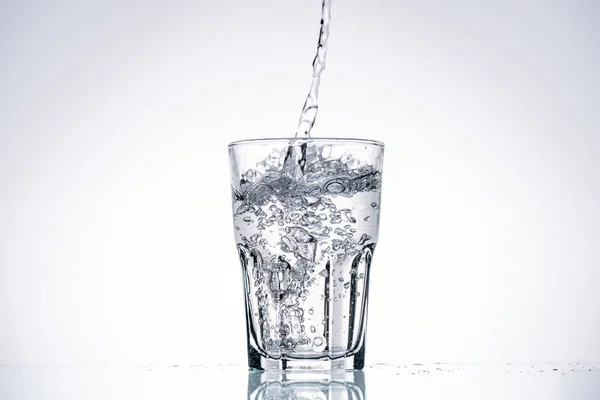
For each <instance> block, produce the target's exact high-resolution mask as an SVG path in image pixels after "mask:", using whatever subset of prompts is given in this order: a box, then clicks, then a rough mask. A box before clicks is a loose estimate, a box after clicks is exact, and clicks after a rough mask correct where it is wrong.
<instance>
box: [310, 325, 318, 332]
mask: <svg viewBox="0 0 600 400" xmlns="http://www.w3.org/2000/svg"><path fill="white" fill-rule="evenodd" d="M310 331H311V332H312V333H315V332H316V331H317V328H315V327H314V326H312V325H311V326H310Z"/></svg>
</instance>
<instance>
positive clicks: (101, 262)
mask: <svg viewBox="0 0 600 400" xmlns="http://www.w3.org/2000/svg"><path fill="white" fill-rule="evenodd" d="M319 12H320V4H319V2H318V1H317V0H315V1H312V0H311V1H306V0H286V1H275V0H253V1H242V0H231V1H226V2H225V1H211V2H209V1H202V0H199V1H191V0H187V1H170V2H166V1H149V2H141V1H140V2H136V1H126V2H123V1H102V2H100V1H76V0H64V1H58V2H45V1H41V0H31V1H19V2H17V1H13V2H3V3H2V4H1V5H0V364H15V363H33V364H97V363H110V364H115V363H125V364H135V363H156V364H161V363H168V364H173V363H176V364H185V363H194V364H200V363H202V364H207V363H218V362H225V363H244V362H245V357H246V353H245V348H246V343H245V333H244V332H245V324H244V314H243V313H244V311H243V298H242V280H241V275H240V266H239V262H238V260H237V259H236V251H235V246H234V241H233V230H232V223H231V215H230V213H231V209H230V198H229V196H230V189H229V186H228V185H229V177H228V173H229V170H228V159H227V151H226V145H227V143H228V142H230V141H234V140H238V139H243V138H258V137H280V136H290V135H292V134H293V133H294V131H295V128H296V122H297V120H298V117H299V113H300V108H301V106H302V103H303V101H304V97H305V95H306V93H307V91H308V86H309V83H310V72H311V71H310V63H311V61H312V58H313V56H314V51H315V45H316V40H317V33H318V23H319ZM332 16H333V21H332V27H331V47H330V52H329V58H328V66H327V69H326V70H325V72H324V75H323V86H322V90H321V98H322V103H321V112H320V114H319V118H318V120H317V125H316V128H315V130H314V135H317V136H334V137H335V136H346V137H364V138H370V139H379V140H383V141H384V142H385V143H386V160H385V172H384V190H383V200H382V223H381V230H380V242H379V246H378V249H377V252H376V255H375V258H374V264H373V270H372V271H373V272H372V283H371V304H370V306H371V308H370V315H369V328H368V343H367V356H368V362H391V361H398V362H430V361H440V362H443V361H451V362H461V361H476V362H490V361H498V362H500V361H502V362H504V361H513V362H527V361H542V360H544V361H574V360H580V361H598V360H600V339H599V338H600V291H599V290H598V285H599V283H600V270H599V267H600V250H599V245H600V213H599V209H600V207H599V204H600V178H599V171H600V161H599V154H600V128H599V122H598V115H599V111H600V81H599V79H598V71H600V28H599V26H600V25H599V24H598V20H599V18H600V6H598V3H597V2H594V1H585V0H574V1H567V0H563V1H553V0H548V1H523V0H506V1H498V2H491V1H489V2H473V1H466V0H457V1H452V2H450V1H442V0H437V1H386V0H368V1H367V0H362V1H357V0H347V1H335V0H334V2H333V9H332Z"/></svg>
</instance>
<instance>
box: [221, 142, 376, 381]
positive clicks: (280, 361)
mask: <svg viewBox="0 0 600 400" xmlns="http://www.w3.org/2000/svg"><path fill="white" fill-rule="evenodd" d="M229 156H230V165H231V176H232V182H231V186H232V194H233V220H234V227H235V238H236V243H237V248H238V253H239V258H240V261H241V264H242V272H243V277H244V288H245V300H246V322H247V337H248V359H249V366H250V367H251V368H256V369H263V370H295V369H301V370H306V369H312V370H332V369H344V370H347V369H361V368H363V365H364V351H365V350H364V349H365V346H364V340H365V331H366V315H367V305H368V303H367V302H368V288H369V272H370V267H371V260H372V257H373V252H374V250H375V246H376V244H377V238H378V228H379V211H380V198H381V173H382V167H383V144H382V143H379V142H374V141H368V140H358V139H317V138H314V139H302V140H300V139H299V140H296V141H294V142H293V143H292V144H290V141H289V140H288V139H272V140H251V141H241V142H236V143H232V144H231V145H230V146H229Z"/></svg>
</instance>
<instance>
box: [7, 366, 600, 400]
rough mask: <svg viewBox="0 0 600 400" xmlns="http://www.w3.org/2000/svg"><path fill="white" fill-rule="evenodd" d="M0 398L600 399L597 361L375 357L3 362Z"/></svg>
mask: <svg viewBox="0 0 600 400" xmlns="http://www.w3.org/2000/svg"><path fill="white" fill-rule="evenodd" d="M0 399H2V400H12V399H14V400H20V399H61V400H62V399H65V400H70V399H146V400H151V399H197V400H203V399H240V400H266V399H286V400H287V399H290V400H291V399H294V400H300V399H303V400H304V399H307V400H308V399H310V400H346V399H352V400H362V399H370V400H383V399H411V400H414V399H436V400H437V399H440V400H441V399H503V400H507V399H544V400H551V399H572V400H598V399H600V364H596V363H564V364H556V363H536V364H442V363H438V364H410V365H390V364H373V365H369V366H367V367H366V368H365V369H364V370H363V371H360V372H336V373H333V374H328V373H298V372H296V373H287V374H285V373H274V372H260V371H255V372H248V371H247V370H246V368H245V367H244V366H240V365H214V366H208V365H171V366H141V365H139V366H0Z"/></svg>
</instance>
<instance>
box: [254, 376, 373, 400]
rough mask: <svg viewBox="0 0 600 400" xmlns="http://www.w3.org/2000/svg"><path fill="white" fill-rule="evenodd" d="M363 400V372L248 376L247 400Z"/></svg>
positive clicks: (364, 393)
mask: <svg viewBox="0 0 600 400" xmlns="http://www.w3.org/2000/svg"><path fill="white" fill-rule="evenodd" d="M292 399H293V400H364V399H366V391H365V377H364V373H363V372H362V371H350V372H346V371H344V372H341V371H340V372H334V373H304V372H288V373H274V372H259V371H253V372H249V373H248V400H292Z"/></svg>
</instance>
